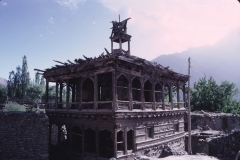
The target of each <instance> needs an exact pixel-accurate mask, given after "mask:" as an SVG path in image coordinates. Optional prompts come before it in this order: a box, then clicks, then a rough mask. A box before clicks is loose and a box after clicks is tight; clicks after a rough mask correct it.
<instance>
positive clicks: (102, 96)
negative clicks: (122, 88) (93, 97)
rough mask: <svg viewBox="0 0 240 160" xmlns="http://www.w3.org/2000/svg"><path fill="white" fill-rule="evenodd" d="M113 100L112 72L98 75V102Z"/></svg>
mask: <svg viewBox="0 0 240 160" xmlns="http://www.w3.org/2000/svg"><path fill="white" fill-rule="evenodd" d="M111 100H112V72H109V73H103V74H99V75H98V101H111Z"/></svg>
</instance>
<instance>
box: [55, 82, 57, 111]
mask: <svg viewBox="0 0 240 160" xmlns="http://www.w3.org/2000/svg"><path fill="white" fill-rule="evenodd" d="M55 109H58V81H56V96H55Z"/></svg>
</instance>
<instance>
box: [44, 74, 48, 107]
mask: <svg viewBox="0 0 240 160" xmlns="http://www.w3.org/2000/svg"><path fill="white" fill-rule="evenodd" d="M48 88H49V81H48V79H46V106H45V109H48V106H49V105H48Z"/></svg>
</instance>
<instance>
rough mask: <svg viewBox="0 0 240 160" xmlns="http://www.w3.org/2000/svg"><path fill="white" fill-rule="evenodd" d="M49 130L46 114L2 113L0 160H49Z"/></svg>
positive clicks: (0, 117) (0, 123)
mask: <svg viewBox="0 0 240 160" xmlns="http://www.w3.org/2000/svg"><path fill="white" fill-rule="evenodd" d="M48 143H49V130H48V118H47V116H46V115H45V114H36V113H21V112H5V113H0V159H18V160H19V159H35V160H45V159H46V160H47V159H48Z"/></svg>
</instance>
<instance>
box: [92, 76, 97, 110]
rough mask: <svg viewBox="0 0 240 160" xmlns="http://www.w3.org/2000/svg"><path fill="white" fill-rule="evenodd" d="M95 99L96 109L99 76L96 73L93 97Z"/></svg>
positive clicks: (95, 105) (95, 107) (95, 106)
mask: <svg viewBox="0 0 240 160" xmlns="http://www.w3.org/2000/svg"><path fill="white" fill-rule="evenodd" d="M93 101H94V109H95V110H97V109H98V78H97V74H95V75H94V97H93Z"/></svg>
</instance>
